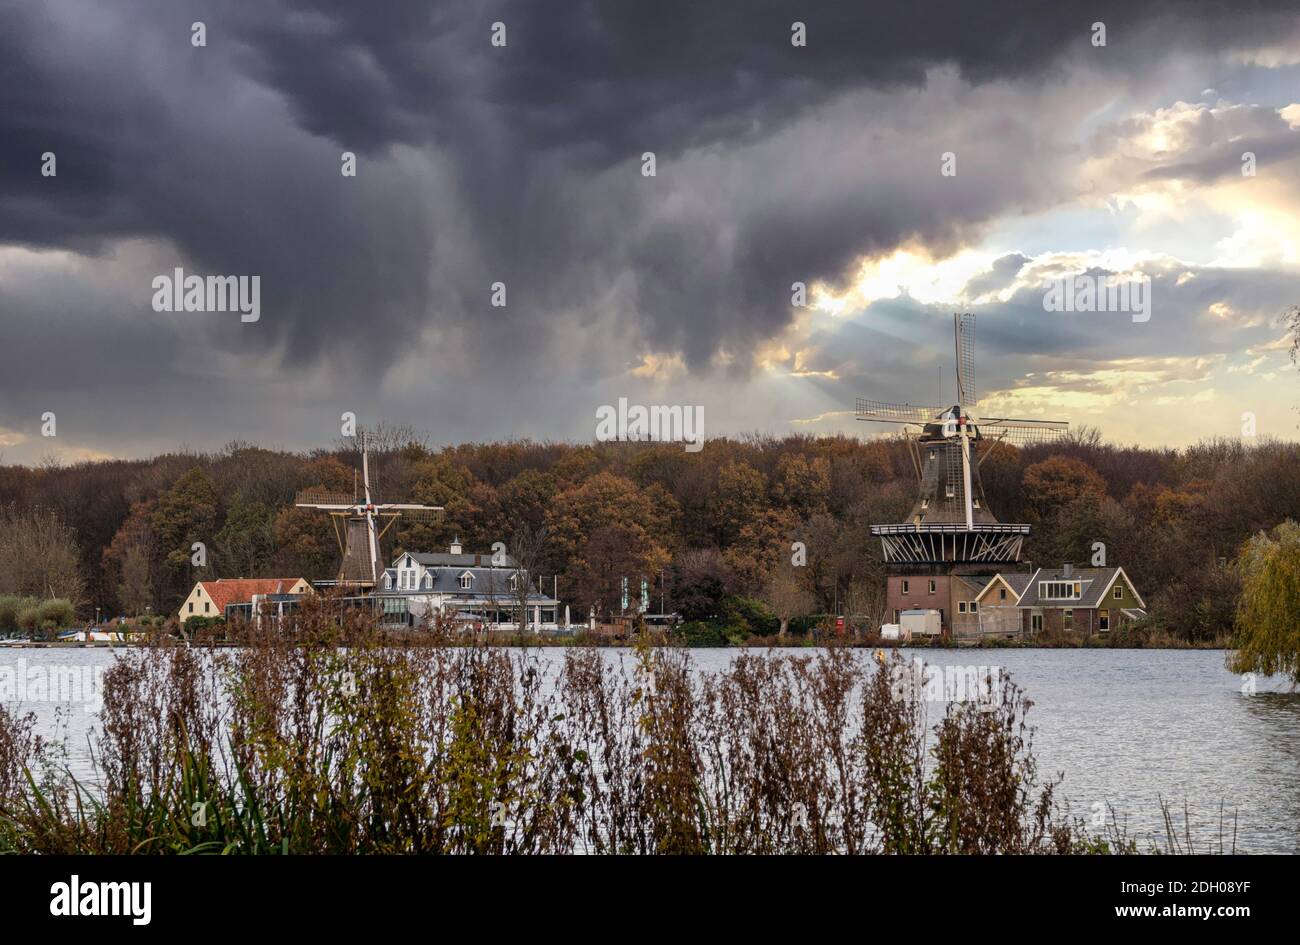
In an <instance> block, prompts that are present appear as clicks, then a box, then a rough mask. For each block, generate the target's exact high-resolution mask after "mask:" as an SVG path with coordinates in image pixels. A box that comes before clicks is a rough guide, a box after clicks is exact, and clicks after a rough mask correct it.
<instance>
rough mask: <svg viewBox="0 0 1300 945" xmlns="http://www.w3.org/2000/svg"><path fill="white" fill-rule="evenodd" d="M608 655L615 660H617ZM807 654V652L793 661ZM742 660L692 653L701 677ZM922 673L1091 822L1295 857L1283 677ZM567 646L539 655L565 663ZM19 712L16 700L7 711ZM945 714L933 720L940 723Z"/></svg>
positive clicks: (1099, 654) (15, 658)
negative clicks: (1006, 721) (1003, 702)
mask: <svg viewBox="0 0 1300 945" xmlns="http://www.w3.org/2000/svg"><path fill="white" fill-rule="evenodd" d="M608 652H609V657H610V658H611V659H615V658H618V656H619V655H621V654H620V652H619V651H608ZM796 652H800V653H806V652H807V651H796ZM735 653H736V651H735V650H695V651H692V656H693V657H694V659H695V661H696V662H697V664H698V665H699V667H700V669H701V670H702V671H705V672H709V671H716V670H718V669H719V668H721V667H724V666H726V665H727V663H728V662H729V661H730V660H731V659H732V658H733V657H734V655H735ZM908 655H909V656H920V657H922V658H923V659H924V660H925V661H926V663H927V664H930V665H932V666H938V667H942V666H944V665H945V664H949V665H953V666H957V665H961V666H965V665H969V664H981V665H987V664H992V665H997V666H1000V667H1002V668H1004V669H1006V670H1007V671H1009V672H1010V673H1011V675H1012V678H1013V679H1014V680H1015V681H1016V682H1017V683H1018V684H1019V685H1020V686H1022V687H1023V688H1024V689H1025V691H1026V692H1027V693H1028V695H1029V697H1030V698H1031V699H1032V700H1033V702H1034V706H1033V708H1032V709H1031V710H1030V713H1029V720H1030V722H1031V724H1032V725H1033V726H1034V727H1035V730H1036V732H1035V736H1034V749H1035V752H1036V754H1037V756H1038V761H1039V772H1040V774H1041V775H1043V776H1044V777H1046V776H1048V775H1055V774H1058V773H1060V774H1063V775H1064V777H1065V781H1064V784H1063V785H1062V795H1063V797H1064V798H1065V799H1066V800H1067V801H1068V802H1069V804H1070V809H1071V811H1072V812H1073V813H1074V814H1075V815H1077V816H1080V817H1084V818H1089V817H1090V816H1091V814H1092V812H1093V811H1094V810H1095V809H1097V808H1095V807H1094V805H1095V804H1097V803H1098V802H1100V803H1101V804H1102V805H1106V804H1109V805H1112V806H1113V807H1114V808H1115V810H1116V811H1118V812H1119V813H1120V815H1121V817H1122V818H1125V817H1126V818H1127V824H1128V828H1129V831H1130V833H1132V834H1136V835H1137V836H1138V837H1139V838H1140V837H1142V836H1150V835H1152V834H1156V833H1160V832H1162V830H1163V827H1162V821H1161V817H1160V808H1159V803H1160V801H1161V799H1164V800H1166V801H1169V802H1170V804H1171V805H1172V807H1173V809H1174V813H1175V814H1176V818H1177V826H1178V827H1179V829H1180V831H1181V828H1182V812H1183V807H1184V804H1186V805H1187V806H1188V808H1189V809H1190V815H1191V831H1192V836H1193V839H1194V840H1196V841H1197V843H1198V846H1205V845H1206V844H1208V843H1211V842H1215V843H1217V837H1218V832H1219V823H1220V820H1219V808H1220V804H1222V805H1223V807H1224V809H1225V812H1226V831H1227V837H1226V841H1225V844H1227V845H1230V844H1231V838H1232V830H1233V812H1234V810H1235V812H1236V815H1237V824H1236V830H1237V849H1238V850H1239V851H1244V852H1249V853H1265V852H1271V853H1297V852H1300V791H1297V790H1296V787H1295V786H1296V784H1297V783H1298V782H1300V695H1296V694H1295V693H1292V692H1291V691H1290V686H1289V684H1288V683H1287V682H1286V681H1285V680H1281V679H1276V678H1274V679H1270V678H1266V677H1258V678H1256V680H1255V694H1253V695H1250V694H1247V692H1244V691H1243V688H1245V689H1249V687H1243V683H1242V680H1241V678H1240V677H1238V676H1235V675H1233V674H1232V673H1229V672H1228V671H1227V670H1226V669H1224V665H1223V656H1224V655H1223V652H1222V651H1218V650H916V651H911V652H909V654H908ZM113 658H114V655H113V652H112V651H110V650H103V649H47V650H16V649H9V650H0V668H3V667H6V666H8V667H10V668H11V669H16V668H17V666H18V665H19V661H20V660H23V661H25V662H24V663H23V664H22V665H24V666H27V667H33V666H40V665H60V666H64V667H69V666H71V667H79V666H104V665H107V664H108V663H109V662H110V661H111V660H112V659H113ZM560 658H561V653H560V651H558V650H545V651H542V653H541V661H542V662H543V663H558V661H559V660H560ZM13 707H14V704H13V703H12V702H11V703H9V708H11V709H12V708H13ZM22 708H23V709H24V710H31V711H34V712H35V713H36V714H37V717H38V719H39V726H40V731H41V733H42V734H43V735H45V736H46V737H47V738H56V739H59V740H61V741H62V743H63V744H64V745H65V747H66V751H67V764H68V766H69V767H70V769H71V770H72V771H73V772H74V773H75V774H77V775H78V776H81V777H84V776H86V775H87V774H88V770H87V761H88V748H87V737H88V736H89V735H90V734H91V731H92V728H93V726H94V725H95V723H96V717H95V715H94V714H93V713H89V712H87V711H85V708H86V707H85V706H84V705H80V704H74V705H63V706H58V705H55V704H53V703H50V702H41V703H32V702H28V703H25V704H24V705H23V706H22ZM937 714H938V711H936V712H933V713H932V716H933V715H937Z"/></svg>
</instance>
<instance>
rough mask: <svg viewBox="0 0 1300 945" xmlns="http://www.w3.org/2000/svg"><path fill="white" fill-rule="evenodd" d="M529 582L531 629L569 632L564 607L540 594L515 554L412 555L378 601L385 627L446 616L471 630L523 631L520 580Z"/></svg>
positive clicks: (388, 575) (454, 549)
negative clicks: (520, 627)
mask: <svg viewBox="0 0 1300 945" xmlns="http://www.w3.org/2000/svg"><path fill="white" fill-rule="evenodd" d="M521 580H522V581H527V582H528V583H529V588H528V614H527V624H528V629H529V630H530V631H532V632H544V633H555V632H558V631H562V630H564V629H566V627H565V626H564V625H563V624H561V623H560V622H559V620H558V616H559V613H558V611H559V602H558V601H557V600H555V599H554V598H552V597H548V596H547V595H545V594H543V593H542V592H541V591H540V590H538V589H537V586H536V584H535V583H534V582H533V579H532V578H531V577H530V576H529V574H528V572H527V571H524V570H522V569H520V568H519V566H518V565H517V564H516V562H515V561H514V559H513V558H511V557H510V556H509V555H501V556H499V557H497V558H496V559H495V561H494V559H493V556H492V555H483V554H464V553H462V551H461V546H460V543H459V541H457V542H454V543H453V544H452V545H451V548H450V550H449V551H448V552H446V553H445V554H444V553H433V554H429V553H424V552H416V551H407V552H403V553H402V554H400V555H398V556H397V558H396V560H394V561H393V563H392V565H391V566H390V567H388V568H386V569H385V570H384V573H383V575H382V577H381V578H380V581H379V585H378V586H377V587H376V588H375V595H374V596H375V597H376V598H380V599H381V600H382V604H381V607H382V610H383V613H384V615H385V617H384V620H385V623H389V624H397V623H406V624H407V625H411V626H418V625H422V624H424V623H426V622H428V621H432V620H433V618H434V617H435V615H438V614H441V615H443V616H444V617H448V618H451V619H453V620H455V621H456V622H457V623H459V624H461V625H463V626H465V627H475V628H480V629H500V628H514V627H517V626H518V607H519V595H518V587H519V582H520V581H521Z"/></svg>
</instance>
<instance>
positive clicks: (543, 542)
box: [0, 428, 1300, 640]
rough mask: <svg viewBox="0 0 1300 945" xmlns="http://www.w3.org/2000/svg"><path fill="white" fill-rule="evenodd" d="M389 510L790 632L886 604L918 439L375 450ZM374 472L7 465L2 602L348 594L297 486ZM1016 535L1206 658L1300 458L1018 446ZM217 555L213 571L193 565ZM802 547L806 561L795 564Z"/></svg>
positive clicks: (1003, 452)
mask: <svg viewBox="0 0 1300 945" xmlns="http://www.w3.org/2000/svg"><path fill="white" fill-rule="evenodd" d="M373 436H374V439H373V440H372V444H375V443H377V448H376V447H375V446H374V445H372V462H373V467H372V468H373V469H375V470H376V474H375V475H376V477H377V480H378V487H377V491H378V493H379V495H380V496H381V497H382V498H386V499H392V500H395V501H402V500H405V501H416V502H423V503H427V504H432V505H439V506H442V507H443V508H444V509H445V512H444V514H443V515H442V517H441V520H439V521H436V522H431V523H401V522H399V523H398V525H397V526H396V527H395V528H393V529H392V530H391V531H390V532H389V534H388V535H387V536H386V537H385V540H384V544H385V548H384V556H385V560H391V559H392V557H393V556H395V554H396V552H397V551H399V550H412V551H441V550H446V548H447V546H448V545H449V544H450V543H451V541H452V540H453V539H455V538H459V539H460V540H461V543H462V545H463V546H464V547H465V550H466V551H470V552H482V553H484V554H489V553H490V551H491V548H492V544H493V543H494V542H498V541H500V542H504V543H505V544H506V546H507V549H512V548H514V547H516V546H518V547H520V548H521V549H522V548H523V547H524V546H527V550H528V555H527V557H528V558H529V563H530V564H531V568H530V570H532V572H533V574H534V577H536V578H541V579H542V580H543V581H544V586H545V589H546V590H547V591H548V592H549V591H550V590H551V589H552V588H553V587H555V588H558V591H559V595H560V598H561V600H563V601H564V602H565V603H569V604H571V605H572V606H573V607H574V609H575V615H576V616H584V615H585V614H587V613H589V612H595V613H598V614H601V615H609V614H616V613H618V612H619V610H620V609H621V607H622V596H623V578H624V577H627V578H628V579H629V580H628V582H627V586H628V593H629V596H630V597H631V599H632V601H633V602H635V601H636V600H637V598H638V597H639V596H640V593H641V581H642V579H643V578H644V579H645V581H646V585H647V587H648V589H649V593H650V595H651V596H652V605H651V609H652V610H658V609H659V601H660V598H661V597H662V598H663V599H664V600H665V604H666V606H667V607H668V608H669V609H676V610H678V611H679V612H682V613H684V614H686V615H687V616H689V617H691V618H695V619H708V618H710V617H714V618H716V617H717V616H718V614H719V611H721V610H725V609H727V608H731V609H732V610H734V611H736V614H737V619H740V620H742V621H743V620H744V619H745V613H746V608H752V605H753V603H754V602H761V604H762V605H763V607H764V608H765V612H766V617H765V618H764V619H769V620H775V621H779V622H780V624H781V627H782V628H783V629H784V627H785V626H786V625H787V624H788V623H789V622H790V621H792V620H795V619H796V618H798V617H800V616H802V615H806V614H809V613H840V614H849V615H866V616H869V617H872V618H873V619H874V617H875V616H877V615H878V612H879V611H880V609H881V608H882V607H883V577H884V567H883V564H882V562H881V556H880V548H879V545H878V541H877V540H876V539H873V538H872V537H871V535H870V533H869V526H870V525H872V524H876V523H890V522H898V521H903V520H904V519H905V517H906V515H907V513H908V511H909V509H910V508H911V506H912V503H913V501H914V500H915V497H916V491H917V483H916V475H915V472H914V469H913V466H912V461H911V458H910V456H909V453H908V448H907V444H906V442H905V441H903V440H902V439H898V438H884V439H872V440H861V439H856V438H852V437H847V436H830V437H811V436H787V437H770V436H759V435H755V436H745V437H738V438H722V439H715V440H710V441H709V442H708V443H707V444H706V445H705V447H704V449H703V450H701V451H700V452H696V453H691V452H687V451H685V450H683V449H682V447H681V445H680V444H669V443H597V444H570V443H555V442H533V441H514V442H501V443H471V444H463V445H458V446H450V447H444V448H435V447H433V446H431V445H430V444H429V442H428V441H427V439H426V438H424V437H423V436H421V435H420V434H419V433H417V432H415V431H412V430H409V429H404V428H388V429H380V430H378V431H375V432H374V434H373ZM358 465H359V459H358V455H357V452H356V448H355V446H354V445H353V444H352V442H351V441H350V440H349V441H346V442H345V441H340V442H338V443H335V444H333V445H331V446H330V447H327V448H322V449H318V450H314V451H311V452H306V453H293V452H285V451H278V450H269V449H264V448H261V447H257V446H254V445H250V444H246V443H232V444H230V445H229V446H227V447H226V448H224V449H222V450H220V451H218V452H215V453H190V452H178V453H170V454H166V455H161V456H157V457H154V458H151V459H143V460H113V461H107V462H94V463H80V464H76V465H70V466H60V465H54V464H45V465H41V466H37V467H26V466H5V467H0V508H3V510H4V511H3V516H4V521H3V523H0V524H2V525H3V527H2V528H0V594H12V595H18V596H23V597H28V598H37V599H47V598H65V599H68V600H71V601H73V603H74V604H75V605H77V606H78V607H79V608H80V609H81V612H82V613H83V615H86V614H90V613H93V611H94V609H95V608H97V607H98V608H102V609H103V611H104V613H106V614H124V615H135V614H143V613H146V612H149V611H152V612H154V613H168V612H172V611H174V610H175V609H176V607H178V606H179V604H180V602H181V600H182V599H183V598H184V596H185V595H186V594H187V593H188V591H189V589H190V588H191V587H192V586H193V583H194V582H195V581H197V580H209V579H215V578H218V577H226V578H236V577H255V576H279V577H289V576H294V577H297V576H303V577H307V578H309V579H325V578H331V577H333V576H334V574H335V571H336V569H337V567H338V561H339V550H338V545H337V541H336V538H335V534H334V530H333V526H332V525H331V523H330V521H329V518H328V516H326V515H324V514H323V513H319V512H314V511H311V510H306V509H298V508H295V507H294V506H293V504H292V503H293V497H294V495H295V494H296V493H297V492H298V491H300V490H319V491H321V492H329V493H338V492H345V493H352V492H353V489H354V486H355V481H356V469H357V467H358ZM980 473H981V478H982V480H983V485H984V491H985V496H986V499H987V501H988V504H989V507H990V508H991V509H992V511H993V512H994V514H995V515H997V517H998V518H999V519H1000V520H1001V521H1007V522H1011V521H1015V522H1028V523H1030V524H1031V525H1033V526H1034V532H1033V535H1032V536H1031V537H1030V539H1029V540H1028V542H1027V543H1026V546H1025V555H1024V557H1025V558H1026V559H1028V561H1030V562H1032V563H1033V564H1035V565H1039V564H1041V565H1060V564H1061V563H1063V562H1067V561H1069V562H1072V563H1074V564H1076V565H1080V566H1088V565H1090V564H1092V563H1094V562H1095V561H1097V560H1098V558H1097V555H1098V550H1099V549H1102V550H1103V553H1104V560H1105V563H1106V564H1107V565H1110V566H1114V565H1121V566H1123V567H1124V569H1125V571H1126V572H1127V573H1128V574H1129V575H1130V577H1131V578H1132V579H1133V581H1134V582H1135V584H1136V585H1137V587H1138V589H1139V591H1140V592H1141V593H1142V594H1143V596H1144V597H1145V599H1146V602H1147V604H1148V605H1149V608H1150V610H1151V615H1152V620H1153V621H1156V622H1158V623H1159V625H1160V626H1161V627H1162V628H1163V629H1165V630H1167V631H1168V632H1170V633H1174V634H1177V635H1179V636H1182V637H1184V638H1186V639H1189V640H1206V639H1214V638H1220V637H1225V636H1227V635H1228V634H1229V633H1230V632H1231V629H1232V626H1233V621H1234V615H1235V614H1236V611H1237V607H1238V603H1239V599H1240V594H1241V570H1240V568H1238V567H1236V566H1235V565H1236V560H1237V557H1238V554H1239V552H1240V551H1241V548H1242V546H1243V543H1244V542H1246V541H1247V540H1248V539H1250V538H1251V537H1252V536H1254V535H1256V534H1258V533H1260V532H1266V531H1269V530H1271V529H1274V528H1275V527H1276V526H1277V525H1279V524H1280V523H1282V522H1284V521H1286V520H1288V519H1293V520H1297V521H1300V489H1298V488H1296V483H1297V482H1300V445H1297V444H1295V443H1285V442H1278V441H1271V440H1260V441H1257V442H1245V441H1241V440H1212V441H1206V442H1202V443H1200V444H1198V445H1196V446H1193V447H1189V448H1186V449H1181V450H1176V449H1166V448H1144V447H1136V446H1118V445H1114V444H1110V443H1105V442H1103V441H1102V439H1101V438H1100V436H1099V435H1098V434H1097V433H1096V431H1091V430H1086V429H1085V430H1082V431H1079V432H1077V433H1075V434H1074V435H1072V436H1071V437H1070V438H1068V439H1066V440H1064V441H1061V442H1057V443H1053V444H1050V445H1036V446H1032V447H1027V448H1025V449H1017V448H1015V447H1010V446H1000V447H998V448H997V449H996V450H994V451H993V452H992V453H990V455H988V456H987V458H986V459H985V460H984V462H983V464H982V465H981V468H980ZM195 543H201V545H202V548H203V552H204V553H203V555H202V557H201V560H202V566H196V564H195V560H196V559H195V552H194V548H195ZM795 543H800V544H799V546H798V547H800V548H801V549H802V552H801V555H802V560H801V561H800V562H799V564H800V566H798V567H794V566H792V564H791V560H792V558H793V557H795V555H794V554H793V553H792V548H795V547H796V545H795Z"/></svg>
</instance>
